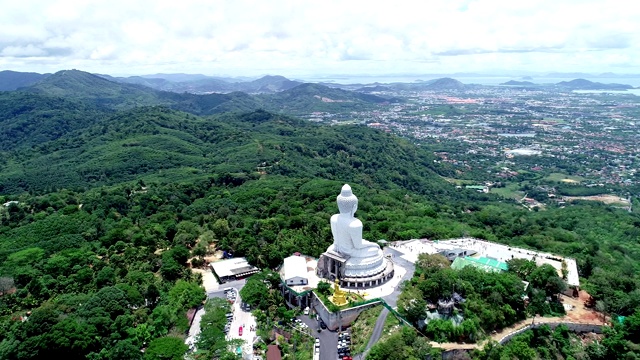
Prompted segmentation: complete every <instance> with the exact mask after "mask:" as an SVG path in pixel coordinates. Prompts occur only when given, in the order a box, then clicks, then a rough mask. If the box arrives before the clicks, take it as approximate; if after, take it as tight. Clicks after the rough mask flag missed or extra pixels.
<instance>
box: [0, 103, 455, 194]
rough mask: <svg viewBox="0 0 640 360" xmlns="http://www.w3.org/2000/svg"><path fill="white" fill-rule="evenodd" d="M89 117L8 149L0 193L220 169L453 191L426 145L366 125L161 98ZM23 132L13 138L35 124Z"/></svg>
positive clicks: (191, 174)
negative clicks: (213, 109)
mask: <svg viewBox="0 0 640 360" xmlns="http://www.w3.org/2000/svg"><path fill="white" fill-rule="evenodd" d="M89 110H92V108H89ZM77 111H80V109H77ZM43 124H46V123H44V122H43ZM54 124H57V123H52V124H51V126H53V125H54ZM79 124H82V122H79ZM89 125H90V126H87V127H82V128H79V129H70V132H69V133H68V134H66V135H64V136H62V137H60V138H58V139H56V140H53V141H44V142H42V143H40V144H38V145H35V144H34V145H33V146H32V147H31V148H29V149H24V150H21V151H20V152H19V153H17V154H16V155H11V154H9V153H6V154H5V159H4V162H3V163H2V164H0V193H19V192H22V191H35V192H43V191H45V190H51V189H61V188H72V189H86V188H89V187H93V186H99V185H110V184H111V185H112V184H118V183H121V182H124V181H132V180H136V179H139V178H153V179H164V180H169V181H172V180H174V179H180V180H185V179H193V178H197V177H207V176H211V175H213V174H221V173H228V174H234V175H233V176H236V177H240V178H258V177H261V176H269V175H285V176H290V177H296V178H310V179H311V178H324V179H335V180H341V181H353V182H358V183H361V184H363V185H365V186H371V187H374V188H386V189H391V188H404V189H407V190H411V191H415V192H417V193H425V194H438V193H440V194H444V193H447V192H453V189H452V187H451V186H450V185H449V184H446V183H445V182H444V181H442V180H441V179H440V177H439V176H437V175H436V174H435V172H434V171H433V169H432V168H431V167H432V164H433V157H432V155H431V154H429V153H428V152H427V151H425V150H422V149H421V148H419V147H416V146H413V145H412V144H410V143H408V142H406V141H404V140H401V139H399V138H397V137H395V136H392V135H389V134H386V133H383V132H380V131H376V130H372V129H369V128H366V127H362V126H345V127H325V126H319V125H315V124H312V123H309V122H306V121H302V120H297V119H293V118H290V117H287V116H283V115H274V114H272V113H269V112H266V111H255V112H250V113H244V114H224V115H219V116H215V117H209V118H200V117H197V116H193V115H190V114H187V113H184V112H179V111H174V110H170V109H167V108H163V107H143V108H137V109H132V110H127V111H123V112H118V113H115V114H113V115H111V116H107V117H104V118H102V119H98V120H97V121H96V122H95V123H94V124H89ZM39 132H42V133H45V134H46V133H47V130H46V129H39ZM18 135H19V134H18ZM24 135H25V138H24V139H20V138H19V137H18V138H16V141H18V142H19V141H23V140H27V139H28V138H29V136H33V133H25V134H24Z"/></svg>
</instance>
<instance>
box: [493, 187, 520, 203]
mask: <svg viewBox="0 0 640 360" xmlns="http://www.w3.org/2000/svg"><path fill="white" fill-rule="evenodd" d="M519 187H520V185H519V184H518V183H511V184H507V186H505V187H503V188H491V190H490V191H491V193H493V194H498V195H500V196H502V197H505V198H509V199H516V200H519V199H521V198H522V197H523V196H524V193H523V192H522V191H518V190H517V189H518V188H519Z"/></svg>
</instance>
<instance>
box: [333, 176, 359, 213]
mask: <svg viewBox="0 0 640 360" xmlns="http://www.w3.org/2000/svg"><path fill="white" fill-rule="evenodd" d="M337 201H338V210H340V214H351V216H353V215H354V214H355V213H356V210H358V198H357V197H356V196H355V195H353V192H351V186H349V185H348V184H344V186H343V187H342V191H340V195H338V198H337Z"/></svg>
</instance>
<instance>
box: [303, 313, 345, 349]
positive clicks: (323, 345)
mask: <svg viewBox="0 0 640 360" xmlns="http://www.w3.org/2000/svg"><path fill="white" fill-rule="evenodd" d="M297 319H299V320H300V321H301V322H303V323H305V324H306V325H307V326H308V328H309V329H310V330H311V335H312V336H314V337H316V338H317V339H319V340H320V346H319V349H320V356H319V360H336V359H340V360H342V359H343V358H342V357H338V353H339V352H338V349H339V348H341V349H342V350H343V351H342V354H343V355H347V353H346V352H345V351H344V350H346V349H347V348H348V347H350V345H351V337H350V335H349V338H348V339H347V338H346V336H345V335H346V334H347V333H348V331H345V332H344V333H345V335H342V336H340V333H339V332H337V331H330V330H328V329H325V330H322V328H321V327H320V321H318V320H316V319H315V316H307V315H300V316H298V317H297ZM318 329H320V330H321V331H320V332H318ZM340 340H342V341H340ZM348 355H351V354H350V353H349V354H348Z"/></svg>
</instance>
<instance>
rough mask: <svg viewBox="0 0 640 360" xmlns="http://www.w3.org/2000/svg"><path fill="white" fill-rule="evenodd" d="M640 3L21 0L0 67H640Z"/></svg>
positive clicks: (9, 19) (397, 70) (7, 11)
mask: <svg viewBox="0 0 640 360" xmlns="http://www.w3.org/2000/svg"><path fill="white" fill-rule="evenodd" d="M638 19H640V3H637V2H635V1H631V0H598V1H592V0H539V1H536V0H529V1H514V0H508V1H507V0H476V1H473V0H428V1H399V0H396V1H388V0H387V1H374V0H369V1H357V0H349V1H344V0H343V1H333V0H325V1H285V0H268V1H265V0H261V1H244V0H233V1H217V0H206V1H190V0H181V1H175V0H174V1H162V0H156V1H143V0H140V1H139V0H128V1H121V0H110V1H91V0H84V1H61V0H50V1H29V0H26V1H14V2H5V3H4V4H3V5H2V12H1V13H0V69H10V70H17V71H35V72H52V71H57V70H61V69H70V68H76V69H81V70H86V71H91V72H98V73H106V74H114V75H134V74H150V73H158V72H182V73H202V74H207V75H235V76H237V75H245V76H256V75H261V74H267V73H270V74H283V75H287V76H303V75H322V74H351V75H358V74H373V75H375V74H421V73H455V72H491V73H498V72H506V73H517V72H553V71H562V72H591V73H602V72H615V73H640V61H639V60H638V59H640V42H639V40H640V21H638Z"/></svg>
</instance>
